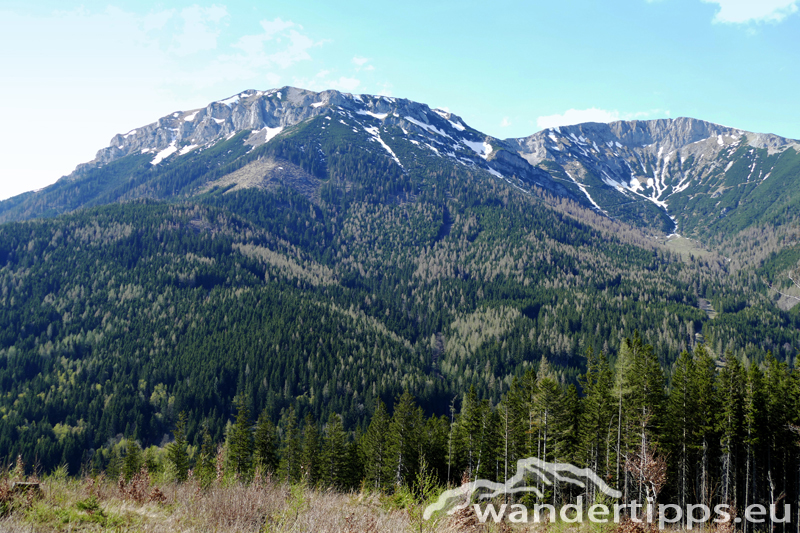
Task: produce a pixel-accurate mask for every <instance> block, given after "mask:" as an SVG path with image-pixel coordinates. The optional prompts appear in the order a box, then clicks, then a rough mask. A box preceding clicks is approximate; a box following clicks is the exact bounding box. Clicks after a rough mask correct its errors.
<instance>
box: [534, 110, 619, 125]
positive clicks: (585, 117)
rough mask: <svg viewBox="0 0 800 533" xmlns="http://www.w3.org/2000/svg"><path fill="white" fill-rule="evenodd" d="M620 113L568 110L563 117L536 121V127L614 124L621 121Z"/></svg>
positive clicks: (551, 116)
mask: <svg viewBox="0 0 800 533" xmlns="http://www.w3.org/2000/svg"><path fill="white" fill-rule="evenodd" d="M619 119H620V117H619V112H618V111H606V110H605V109H597V108H595V107H592V108H590V109H568V110H567V111H565V112H564V114H562V115H547V116H543V117H539V118H537V119H536V125H537V126H538V127H539V128H541V129H546V128H555V127H557V126H572V125H573V124H581V123H583V122H614V121H615V120H619Z"/></svg>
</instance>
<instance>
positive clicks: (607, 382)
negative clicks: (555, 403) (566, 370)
mask: <svg viewBox="0 0 800 533" xmlns="http://www.w3.org/2000/svg"><path fill="white" fill-rule="evenodd" d="M613 380H614V378H613V374H612V372H611V369H610V368H609V365H608V359H607V356H606V354H605V353H602V352H601V353H600V354H599V355H595V353H594V351H593V350H592V349H589V350H588V351H587V353H586V374H585V375H584V377H583V379H581V380H580V384H581V386H582V387H583V394H584V397H583V399H582V401H581V409H582V411H581V422H580V438H581V455H582V461H580V462H582V463H583V464H585V465H586V466H588V467H589V468H591V469H592V471H593V472H597V474H598V475H602V476H603V477H604V478H609V476H610V474H611V471H610V470H609V467H610V458H609V455H610V452H611V448H612V442H613V440H614V435H615V433H616V431H615V428H614V427H613V426H614V425H613V420H614V415H615V413H616V410H615V401H614V397H613V394H612V387H613ZM587 490H588V491H589V493H588V494H587V500H588V501H594V493H593V492H592V491H593V490H594V486H593V485H589V486H587Z"/></svg>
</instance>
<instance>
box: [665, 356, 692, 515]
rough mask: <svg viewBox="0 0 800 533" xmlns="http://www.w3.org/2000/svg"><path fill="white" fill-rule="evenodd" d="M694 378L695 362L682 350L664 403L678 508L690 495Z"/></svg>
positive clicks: (684, 504)
mask: <svg viewBox="0 0 800 533" xmlns="http://www.w3.org/2000/svg"><path fill="white" fill-rule="evenodd" d="M694 375H695V370H694V359H693V358H692V356H691V355H690V354H689V352H687V351H686V350H684V351H683V352H681V354H680V356H678V360H677V361H675V369H674V370H673V373H672V389H671V390H672V392H671V393H670V396H669V401H668V404H667V431H666V441H667V443H666V444H667V449H668V450H669V453H670V456H671V457H672V463H673V465H674V473H675V475H674V476H673V478H674V479H675V487H676V490H677V492H678V505H680V506H681V508H684V507H685V506H686V503H687V498H688V496H689V493H690V491H689V488H690V487H689V484H690V482H691V479H692V476H691V473H690V472H691V464H692V463H691V461H690V455H691V452H692V439H693V437H694V435H695V434H696V429H695V419H696V414H697V407H696V400H697V394H696V391H695V388H694V381H693V380H692V376H694Z"/></svg>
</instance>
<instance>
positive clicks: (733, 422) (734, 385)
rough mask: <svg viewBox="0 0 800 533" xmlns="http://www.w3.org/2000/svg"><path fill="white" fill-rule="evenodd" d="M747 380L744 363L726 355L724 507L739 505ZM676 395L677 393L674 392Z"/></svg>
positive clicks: (721, 428)
mask: <svg viewBox="0 0 800 533" xmlns="http://www.w3.org/2000/svg"><path fill="white" fill-rule="evenodd" d="M744 391H745V376H744V369H743V368H742V364H741V362H739V359H738V358H736V356H734V355H733V354H732V353H731V352H727V353H726V354H725V366H724V367H723V368H722V371H721V372H720V374H719V378H718V386H717V396H718V400H717V402H718V404H719V406H720V411H719V417H718V426H717V431H718V433H719V435H720V448H721V453H722V487H721V498H722V503H726V504H729V505H736V501H737V494H738V485H737V477H738V476H737V475H736V473H737V471H738V467H739V461H738V459H739V455H740V453H741V442H742V418H743V417H744V394H745V392H744ZM673 394H674V392H673Z"/></svg>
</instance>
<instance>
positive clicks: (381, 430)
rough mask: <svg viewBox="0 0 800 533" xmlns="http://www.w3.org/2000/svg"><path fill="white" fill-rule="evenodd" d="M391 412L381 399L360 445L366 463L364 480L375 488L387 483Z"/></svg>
mask: <svg viewBox="0 0 800 533" xmlns="http://www.w3.org/2000/svg"><path fill="white" fill-rule="evenodd" d="M389 423H390V419H389V414H388V413H387V412H386V405H385V404H384V403H383V402H382V401H381V400H380V399H379V400H378V403H377V405H376V406H375V412H374V413H373V415H372V419H371V420H370V423H369V427H368V428H367V431H366V433H364V436H363V437H362V438H361V442H360V447H361V455H362V457H363V463H364V480H365V481H366V482H367V484H368V485H369V486H370V487H372V488H374V489H375V490H381V489H383V488H384V487H385V485H386V477H385V475H384V471H385V470H386V464H387V460H388V453H389V451H388V438H387V437H388V432H389Z"/></svg>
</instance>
